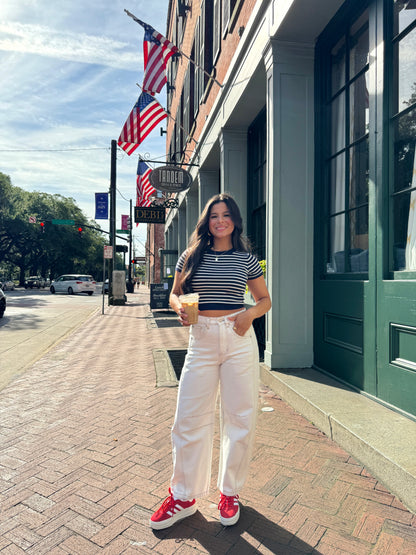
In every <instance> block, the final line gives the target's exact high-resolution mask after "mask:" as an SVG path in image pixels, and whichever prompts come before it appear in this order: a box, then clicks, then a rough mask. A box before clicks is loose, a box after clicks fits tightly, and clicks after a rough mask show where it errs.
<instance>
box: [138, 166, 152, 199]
mask: <svg viewBox="0 0 416 555" xmlns="http://www.w3.org/2000/svg"><path fill="white" fill-rule="evenodd" d="M151 171H152V168H150V167H149V166H148V165H147V164H146V162H144V161H143V160H139V163H138V165H137V187H136V191H137V201H136V206H150V205H151V203H152V201H151V200H150V197H151V196H152V195H155V194H156V189H155V188H154V187H153V186H152V185H151V184H150V181H149V175H150V172H151Z"/></svg>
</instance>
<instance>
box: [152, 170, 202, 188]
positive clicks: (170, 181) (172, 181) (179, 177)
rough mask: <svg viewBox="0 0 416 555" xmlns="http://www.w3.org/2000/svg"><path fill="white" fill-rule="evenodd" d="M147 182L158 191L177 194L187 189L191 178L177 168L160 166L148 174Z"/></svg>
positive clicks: (188, 174)
mask: <svg viewBox="0 0 416 555" xmlns="http://www.w3.org/2000/svg"><path fill="white" fill-rule="evenodd" d="M149 181H150V183H151V184H152V185H153V187H154V188H155V189H157V190H158V191H165V192H166V193H178V192H179V191H185V190H186V189H189V187H190V186H191V183H192V177H191V174H190V173H189V172H187V171H186V170H184V169H182V168H180V167H179V166H161V167H160V168H156V169H154V170H152V171H151V172H150V174H149Z"/></svg>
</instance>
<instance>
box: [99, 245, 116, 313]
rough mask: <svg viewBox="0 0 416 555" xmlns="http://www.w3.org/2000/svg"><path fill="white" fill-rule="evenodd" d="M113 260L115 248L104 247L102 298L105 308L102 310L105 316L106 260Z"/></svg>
mask: <svg viewBox="0 0 416 555" xmlns="http://www.w3.org/2000/svg"><path fill="white" fill-rule="evenodd" d="M107 258H108V259H112V258H113V247H112V246H111V245H104V256H103V288H102V291H101V292H102V296H103V306H102V309H101V314H104V284H105V261H106V259H107ZM108 294H110V288H109V289H108Z"/></svg>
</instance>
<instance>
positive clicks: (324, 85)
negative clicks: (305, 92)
mask: <svg viewBox="0 0 416 555" xmlns="http://www.w3.org/2000/svg"><path fill="white" fill-rule="evenodd" d="M369 13H370V12H369V9H368V2H361V3H359V5H358V3H357V2H355V3H350V6H349V7H348V9H344V10H343V11H342V12H339V13H338V14H337V16H336V17H335V18H334V20H333V21H332V22H331V24H330V25H329V26H328V28H327V29H326V30H325V31H324V32H323V33H322V35H321V37H320V39H319V41H318V43H317V48H316V60H317V71H316V78H317V95H316V98H317V102H318V109H317V112H316V113H317V119H316V123H317V145H318V147H317V168H316V193H317V194H316V203H315V208H316V209H315V222H316V223H315V227H316V235H315V238H316V241H315V287H314V291H315V296H314V315H315V320H314V353H315V365H316V366H317V367H318V368H320V369H322V370H325V371H327V372H330V373H331V374H333V375H335V376H336V377H338V378H340V379H342V380H343V381H345V382H348V383H350V384H351V385H353V386H355V387H357V388H359V389H364V388H367V389H371V390H372V391H374V383H375V363H374V357H373V360H372V361H371V357H369V356H368V353H374V329H375V321H374V313H375V311H374V302H375V299H374V294H373V289H374V287H373V285H372V284H371V282H370V281H369V254H370V250H371V229H372V227H371V224H370V221H369V206H370V204H371V206H372V205H374V203H375V199H374V187H373V188H372V189H371V187H370V178H369V136H370V133H369V98H368V83H369V79H370V65H369V52H370V32H369ZM371 363H372V366H371ZM368 368H370V371H369V372H368V371H367V369H368Z"/></svg>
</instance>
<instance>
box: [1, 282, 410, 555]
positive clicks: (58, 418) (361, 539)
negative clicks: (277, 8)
mask: <svg viewBox="0 0 416 555" xmlns="http://www.w3.org/2000/svg"><path fill="white" fill-rule="evenodd" d="M148 315H149V306H148V292H147V290H146V289H144V290H141V291H140V292H139V293H135V294H134V295H130V296H129V303H128V304H127V305H126V306H123V307H109V308H106V314H105V315H101V314H99V313H96V314H95V315H93V316H92V317H91V318H90V319H89V320H88V321H86V322H85V324H84V325H83V326H81V327H80V328H79V329H78V330H76V331H75V332H74V333H73V334H72V335H71V336H69V337H67V338H66V339H64V340H63V341H62V342H61V343H60V344H58V345H57V346H56V347H55V348H54V349H53V350H51V351H50V352H48V353H47V354H46V355H45V356H44V357H43V358H42V359H40V360H39V361H38V362H37V363H36V364H34V365H33V366H32V367H31V368H30V369H29V370H28V371H27V372H26V373H25V374H24V375H23V376H21V377H20V378H18V379H17V380H15V381H14V382H13V383H12V384H10V385H9V386H8V387H7V388H6V389H4V390H3V391H1V392H0V445H1V451H0V552H1V553H2V554H3V553H4V554H18V553H28V554H34V555H41V554H43V553H48V554H53V555H63V554H74V555H89V554H96V553H97V554H98V553H100V554H101V553H102V554H110V555H116V554H119V553H124V554H133V553H155V554H172V553H176V554H179V555H187V554H192V555H197V554H199V553H212V554H215V555H217V554H225V553H227V554H234V553H238V554H239V555H243V554H246V553H247V554H249V553H278V554H284V555H290V554H304V553H315V554H318V553H322V554H331V555H333V554H336V555H341V554H345V555H346V554H348V555H351V554H357V555H366V554H368V553H372V554H377V555H381V554H383V555H394V554H401V555H411V554H412V555H414V554H415V553H416V517H415V516H414V515H413V514H412V513H410V512H408V511H407V510H406V509H405V507H404V506H403V505H402V504H401V503H400V501H399V500H398V499H397V498H395V497H394V496H393V495H391V494H390V493H389V492H388V491H387V490H386V489H385V488H384V487H383V485H382V484H381V483H380V482H378V481H377V480H376V479H374V478H373V477H372V476H371V475H370V474H369V473H368V472H367V471H366V469H365V468H363V466H362V465H360V464H359V463H358V462H357V461H355V460H353V459H352V457H350V456H349V455H348V453H346V452H345V451H344V450H342V449H340V448H339V447H338V446H337V445H336V444H334V443H333V442H331V441H330V440H329V439H328V438H327V437H325V436H324V435H323V434H322V433H321V432H320V431H319V430H317V428H315V427H314V426H313V425H312V424H310V423H309V422H307V421H306V420H305V419H304V418H303V417H302V416H301V415H299V414H297V413H295V412H294V411H293V410H292V409H291V408H290V407H289V406H288V405H286V404H285V403H284V402H283V401H282V400H280V399H279V398H278V397H277V396H276V395H275V394H274V393H273V392H272V391H271V390H269V389H268V388H266V387H265V386H262V388H261V391H260V404H259V419H258V428H257V444H256V450H255V456H254V460H253V463H252V465H251V471H250V476H249V480H248V482H247V484H246V486H245V488H244V490H243V491H242V492H241V501H242V504H243V508H242V513H241V518H240V521H239V523H238V524H237V525H235V526H233V527H230V528H225V527H223V526H221V525H220V523H219V522H218V514H217V513H218V511H217V509H216V503H217V501H218V492H217V491H216V489H215V488H214V487H213V488H212V491H211V494H210V496H209V497H208V498H207V499H201V500H199V501H198V506H199V509H200V510H199V511H198V512H197V513H196V514H195V515H194V516H192V517H190V518H187V519H185V520H184V521H183V522H181V523H178V524H177V525H175V526H174V527H172V528H170V529H167V530H165V531H159V532H153V531H151V530H150V528H149V526H148V518H149V516H150V514H151V513H152V511H153V510H154V509H155V508H156V507H157V506H158V505H159V504H160V502H161V500H162V499H163V498H164V497H165V495H166V493H167V488H168V483H169V477H170V473H171V453H170V436H169V434H170V426H171V424H172V418H173V413H174V408H175V400H176V388H171V387H170V388H169V387H162V388H156V387H155V383H156V376H155V368H154V362H153V357H152V349H157V348H159V349H160V348H166V349H174V348H181V347H183V346H184V344H185V343H186V337H187V331H186V330H184V329H181V328H177V327H167V328H155V327H151V326H149V325H148V322H149V319H148ZM264 408H267V409H273V410H271V411H270V410H268V411H262V410H261V409H264ZM217 461H218V437H216V440H215V457H214V463H215V462H217ZM215 470H216V469H215V465H214V466H213V481H212V484H213V486H214V485H215V479H216V472H215Z"/></svg>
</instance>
